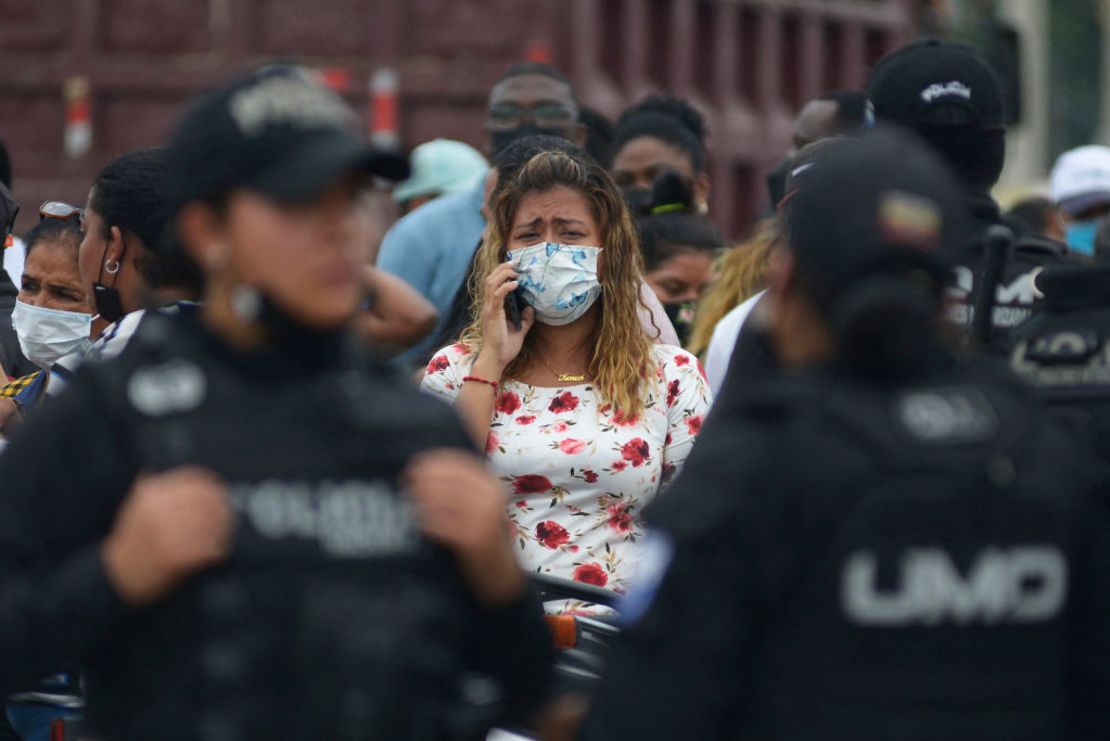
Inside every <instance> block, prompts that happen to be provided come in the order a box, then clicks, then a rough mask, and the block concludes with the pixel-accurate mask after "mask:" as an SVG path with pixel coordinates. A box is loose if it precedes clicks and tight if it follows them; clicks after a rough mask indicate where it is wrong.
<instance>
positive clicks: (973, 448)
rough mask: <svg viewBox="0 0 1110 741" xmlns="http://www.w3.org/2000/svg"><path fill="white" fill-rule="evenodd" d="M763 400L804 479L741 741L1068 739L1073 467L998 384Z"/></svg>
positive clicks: (782, 531) (779, 543) (757, 405)
mask: <svg viewBox="0 0 1110 741" xmlns="http://www.w3.org/2000/svg"><path fill="white" fill-rule="evenodd" d="M762 396H763V398H760V399H755V400H753V401H752V402H751V406H750V407H749V408H748V410H747V413H746V414H745V416H744V417H743V419H744V422H745V423H746V424H748V423H752V422H753V420H758V419H759V418H760V417H764V418H766V419H775V420H780V421H781V420H787V422H786V425H785V428H784V429H785V431H783V432H782V434H781V435H780V436H779V437H776V439H777V440H782V445H783V447H784V448H785V449H784V450H783V451H782V456H781V458H779V459H778V460H780V461H782V465H783V466H792V467H796V468H795V469H792V470H791V471H790V472H789V473H787V474H785V475H784V476H783V478H782V480H783V486H784V487H788V488H789V489H790V492H789V493H788V494H787V493H786V492H776V491H765V492H759V493H758V494H756V495H755V496H758V497H768V498H773V497H776V496H777V495H784V496H788V497H790V499H789V501H790V502H791V505H790V507H789V511H788V513H787V514H786V515H785V516H784V517H783V518H782V519H783V521H782V522H780V523H779V527H778V531H777V532H776V533H774V534H768V535H767V536H766V537H767V541H766V544H765V547H764V548H763V549H762V551H763V552H764V553H765V554H767V557H766V561H765V562H764V563H762V564H761V565H760V569H761V571H762V572H763V573H764V574H765V575H766V577H765V578H766V580H767V581H766V584H767V587H766V588H767V599H766V604H764V605H760V606H759V619H758V620H757V624H758V625H759V637H758V641H757V643H758V648H757V654H758V657H757V658H756V659H755V660H754V661H755V665H756V667H758V668H757V669H755V670H754V672H753V674H755V675H756V678H755V685H756V686H755V687H754V688H753V696H754V697H753V702H752V703H751V709H750V712H751V715H752V717H751V719H750V724H746V727H748V728H751V729H752V731H751V732H750V733H748V734H745V735H744V738H752V739H759V738H780V739H807V738H833V739H879V738H898V739H906V740H916V739H920V740H921V741H925V740H926V739H937V738H952V739H956V738H959V739H972V738H975V739H1050V738H1060V737H1062V736H1063V729H1064V725H1065V714H1064V708H1065V688H1066V687H1067V681H1066V679H1067V678H1066V675H1065V671H1064V666H1065V664H1064V660H1063V658H1064V656H1065V655H1066V653H1067V652H1066V646H1067V641H1068V638H1069V635H1068V630H1067V624H1068V621H1067V617H1068V608H1069V603H1068V596H1069V591H1068V590H1069V585H1070V582H1069V578H1070V576H1071V568H1072V564H1073V560H1074V558H1075V535H1074V523H1073V521H1072V517H1073V507H1072V504H1073V502H1072V499H1071V496H1072V495H1073V494H1075V492H1077V491H1079V490H1080V489H1081V486H1082V484H1081V479H1080V478H1079V477H1080V475H1081V474H1080V472H1079V471H1080V469H1081V467H1080V466H1074V467H1072V469H1071V471H1070V472H1069V471H1067V470H1065V471H1063V472H1062V475H1060V474H1061V472H1060V471H1058V470H1057V469H1058V467H1060V466H1066V461H1067V460H1068V459H1069V457H1071V456H1072V454H1073V451H1072V450H1071V449H1069V448H1068V447H1067V446H1066V445H1065V444H1064V442H1063V441H1061V440H1060V439H1059V437H1056V438H1053V437H1052V432H1051V431H1043V428H1040V427H1039V426H1038V424H1037V421H1036V418H1035V416H1034V415H1033V414H1032V413H1031V412H1030V409H1029V404H1028V402H1027V401H1025V400H1023V399H1022V398H1021V394H1020V393H1017V394H1015V392H1014V384H1013V383H1012V382H1005V381H1003V382H1001V383H1000V384H994V383H992V382H991V380H990V377H989V375H988V376H987V380H986V381H985V382H984V376H983V375H982V374H980V375H979V376H978V377H976V376H975V375H969V374H967V373H964V372H963V371H958V370H956V371H949V372H946V373H944V374H941V375H938V376H937V377H936V378H934V379H932V380H929V381H926V382H922V383H920V384H915V385H912V386H906V387H904V388H901V389H897V390H891V389H887V390H874V389H869V388H866V387H863V386H853V385H850V384H836V385H835V386H834V385H833V384H828V385H824V386H822V385H821V384H818V385H816V386H814V387H812V388H809V389H794V390H792V391H791V392H789V393H785V394H778V395H776V394H774V393H771V394H766V393H763V394H762ZM776 480H778V479H776ZM775 521H776V522H777V520H775Z"/></svg>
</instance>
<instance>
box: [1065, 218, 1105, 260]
mask: <svg viewBox="0 0 1110 741" xmlns="http://www.w3.org/2000/svg"><path fill="white" fill-rule="evenodd" d="M1101 223H1102V222H1101V221H1100V220H1099V219H1091V220H1090V221H1075V222H1072V223H1071V224H1068V229H1067V240H1068V249H1070V250H1071V251H1072V252H1077V253H1079V254H1080V255H1086V256H1087V257H1090V256H1091V255H1093V254H1095V235H1096V234H1098V227H1099V224H1101Z"/></svg>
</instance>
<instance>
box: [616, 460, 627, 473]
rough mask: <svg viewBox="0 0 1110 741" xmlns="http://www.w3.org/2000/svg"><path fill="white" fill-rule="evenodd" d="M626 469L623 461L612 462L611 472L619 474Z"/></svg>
mask: <svg viewBox="0 0 1110 741" xmlns="http://www.w3.org/2000/svg"><path fill="white" fill-rule="evenodd" d="M626 468H628V464H627V463H625V462H624V461H613V470H614V471H616V472H618V473H619V472H621V471H623V470H624V469H626Z"/></svg>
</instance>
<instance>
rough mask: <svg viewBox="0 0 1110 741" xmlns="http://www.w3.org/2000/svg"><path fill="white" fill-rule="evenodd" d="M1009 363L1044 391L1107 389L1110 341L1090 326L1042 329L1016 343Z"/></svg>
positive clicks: (1108, 387)
mask: <svg viewBox="0 0 1110 741" xmlns="http://www.w3.org/2000/svg"><path fill="white" fill-rule="evenodd" d="M1010 367H1011V369H1012V370H1013V371H1014V372H1015V373H1017V374H1018V375H1019V376H1021V377H1022V378H1024V379H1025V380H1026V381H1029V382H1031V383H1032V384H1033V385H1034V386H1037V387H1040V388H1041V389H1042V390H1045V391H1056V390H1061V391H1063V390H1067V389H1076V390H1079V389H1110V343H1107V342H1104V341H1103V340H1102V338H1101V337H1099V335H1098V333H1097V332H1096V331H1094V330H1092V329H1060V330H1054V331H1049V332H1043V333H1041V334H1038V335H1035V336H1033V337H1030V338H1028V339H1024V340H1022V341H1021V342H1019V343H1018V344H1017V346H1016V347H1015V348H1014V351H1013V353H1012V354H1011V356H1010Z"/></svg>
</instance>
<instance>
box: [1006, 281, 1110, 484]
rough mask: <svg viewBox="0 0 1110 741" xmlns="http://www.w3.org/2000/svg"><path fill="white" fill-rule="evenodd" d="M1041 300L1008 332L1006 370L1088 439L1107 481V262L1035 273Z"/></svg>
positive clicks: (1109, 465)
mask: <svg viewBox="0 0 1110 741" xmlns="http://www.w3.org/2000/svg"><path fill="white" fill-rule="evenodd" d="M1037 287H1038V289H1040V290H1041V291H1042V292H1043V293H1044V301H1042V302H1041V304H1040V306H1039V308H1038V310H1037V311H1036V312H1034V314H1033V316H1032V318H1030V319H1029V321H1027V322H1025V323H1024V324H1022V325H1021V326H1020V327H1018V328H1017V329H1016V330H1015V331H1014V333H1013V336H1012V344H1013V350H1012V352H1011V355H1010V365H1011V368H1013V370H1014V371H1015V372H1016V373H1017V374H1018V375H1019V376H1021V377H1022V378H1024V379H1025V380H1026V381H1028V382H1029V383H1031V384H1032V385H1033V386H1034V387H1035V388H1036V389H1037V392H1038V394H1039V395H1040V396H1041V397H1042V398H1043V399H1044V400H1045V401H1046V402H1047V403H1048V404H1049V405H1050V406H1051V407H1052V408H1053V409H1055V410H1056V411H1057V412H1058V413H1060V414H1061V416H1063V417H1064V418H1065V419H1067V420H1068V421H1070V422H1072V423H1073V424H1075V425H1077V426H1078V427H1079V428H1080V429H1081V430H1083V431H1084V432H1085V433H1086V434H1087V435H1088V436H1089V437H1090V439H1091V441H1092V444H1093V445H1094V448H1095V450H1096V452H1097V453H1098V454H1099V456H1100V458H1101V460H1102V461H1103V463H1104V464H1105V466H1106V467H1105V468H1104V470H1103V480H1104V481H1106V482H1107V483H1110V264H1105V263H1100V264H1097V265H1091V266H1083V265H1072V266H1066V267H1058V268H1053V269H1051V270H1046V271H1045V272H1043V273H1041V274H1040V275H1039V276H1038V277H1037Z"/></svg>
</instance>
